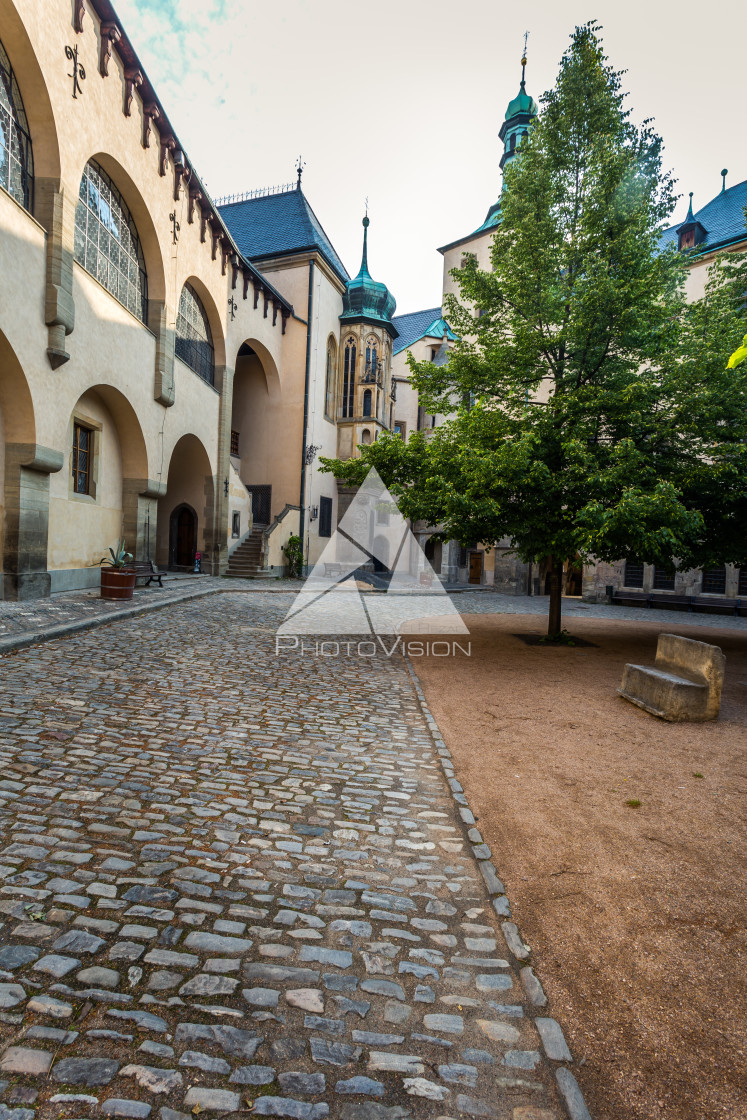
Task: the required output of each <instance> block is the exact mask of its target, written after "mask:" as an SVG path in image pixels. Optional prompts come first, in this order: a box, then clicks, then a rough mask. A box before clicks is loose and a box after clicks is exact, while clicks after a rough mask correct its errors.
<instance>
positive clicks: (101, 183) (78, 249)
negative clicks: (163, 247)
mask: <svg viewBox="0 0 747 1120" xmlns="http://www.w3.org/2000/svg"><path fill="white" fill-rule="evenodd" d="M75 259H76V261H77V262H78V264H82V265H83V267H84V268H85V269H86V271H87V272H90V273H91V275H92V276H95V277H96V279H97V280H98V282H99V283H100V284H103V286H104V287H105V288H106V289H107V291H109V292H111V294H112V295H113V296H115V298H116V299H118V300H119V302H120V303H121V304H123V305H124V306H125V307H126V308H127V310H128V311H131V312H132V314H133V315H136V316H137V317H138V319H140V320H141V321H142V322H143V323H145V322H146V321H147V318H148V278H147V275H146V272H145V259H144V257H143V250H142V248H141V246H140V238H139V237H138V233H137V229H136V227H135V223H134V221H133V220H132V215H131V214H130V211H129V209H128V207H127V203H126V202H125V201H124V199H123V198H122V196H121V194H120V193H119V191H118V190H117V188H116V187H115V186H114V183H113V182H112V181H111V179H110V178H109V176H108V175H107V173H106V172H105V171H104V169H103V168H102V167H100V166H99V165H98V163H96V162H95V161H94V160H91V161H90V162H89V163H87V164H86V169H85V171H84V172H83V178H82V179H81V181H80V193H79V197H78V205H77V207H76V209H75Z"/></svg>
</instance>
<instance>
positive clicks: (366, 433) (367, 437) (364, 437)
mask: <svg viewBox="0 0 747 1120" xmlns="http://www.w3.org/2000/svg"><path fill="white" fill-rule="evenodd" d="M370 442H371V429H370V428H364V429H363V431H362V432H361V443H365V444H366V445H368V444H369V443H370Z"/></svg>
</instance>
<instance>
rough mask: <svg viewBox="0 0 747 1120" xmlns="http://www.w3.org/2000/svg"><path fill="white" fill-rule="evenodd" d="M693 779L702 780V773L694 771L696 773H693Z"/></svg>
mask: <svg viewBox="0 0 747 1120" xmlns="http://www.w3.org/2000/svg"><path fill="white" fill-rule="evenodd" d="M693 777H694V778H702V777H703V775H702V774H701V773H700V771H699V770H694V771H693Z"/></svg>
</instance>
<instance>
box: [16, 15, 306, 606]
mask: <svg viewBox="0 0 747 1120" xmlns="http://www.w3.org/2000/svg"><path fill="white" fill-rule="evenodd" d="M72 13H73V6H72V5H71V3H70V2H69V0H0V28H2V31H1V33H0V34H1V35H2V41H3V45H4V46H5V48H6V50H7V51H8V54H9V57H10V59H11V64H12V65H13V67H14V71H15V72H16V76H17V78H18V82H19V86H20V89H21V93H22V96H23V99H24V107H25V110H26V113H27V116H28V119H29V124H30V129H31V135H32V143H33V149H34V164H35V174H36V179H35V200H36V201H35V209H34V214H33V215H32V214H29V213H27V212H26V211H25V210H24V209H23V207H21V206H20V205H18V204H17V203H16V202H15V201H14V200H13V199H12V198H10V196H9V195H8V194H7V193H5V192H4V191H3V190H2V189H0V420H2V424H1V425H0V457H2V459H3V464H2V466H0V472H1V473H0V480H1V479H2V475H3V474H5V464H4V460H5V448H6V446H7V445H8V444H11V443H13V442H18V441H19V440H20V441H23V442H24V443H33V441H34V440H35V442H36V443H37V444H40V445H42V446H43V447H46V448H49V449H51V451H52V452H53V453H57V455H58V456H61V457H62V460H63V466H62V469H61V470H60V471H59V472H58V473H52V474H51V475H50V476H49V478H50V484H49V535H48V568H49V570H51V571H53V572H56V573H57V575H58V576H59V577H60V578H59V579H58V580H57V583H56V584H55V583H54V581H53V589H55V586H56V587H58V588H61V587H72V586H76V585H78V586H83V585H86V584H87V582H89V578H90V575H91V573H90V570H88V568H87V566H88V565H90V564H91V562H92V561H93V560H95V559H98V558H99V557H100V556H101V555H103V554H104V553H105V551H106V549H107V548H108V547H109V546H110V545H113V544H114V543H115V542H116V540H117V538H118V537H119V536H120V535H121V532H122V524H123V516H124V515H123V509H124V508H125V507H127V510H128V511H129V512H128V514H127V517H129V522H128V523H129V524H130V525H132V526H133V527H134V526H137V534H138V535H139V534H140V531H141V528H140V527H141V524H143V523H144V521H145V519H146V518H147V516H148V515H150V517H151V527H152V547H151V554H153V552H154V549H155V544H154V542H155V539H156V535H158V539H159V542H160V545H159V553H160V555H161V556H163V553H164V548H166V550H167V549H168V540H167V538H168V514H169V512H170V510H171V509H173V508H174V506H175V505H176V504H178V503H179V501H181V500H185V499H184V497H183V495H184V493H185V492H189V493H190V494H192V496H193V497H194V499H195V501H196V502H198V504H199V508H200V510H201V511H202V513H204V516H201V517H200V522H201V524H200V533H201V534H202V533H203V532H204V531H205V529H206V528H208V527H209V526H210V525H211V523H212V528H213V530H214V531H215V532H216V533H218V534H219V535H220V539H221V540H222V541H223V542H224V544H225V542H226V540H227V539H228V536H229V534H230V511H229V506H230V501H229V499H227V498H225V496H224V494H223V486H222V481H223V478H224V477H226V476H227V475H228V471H229V465H228V435H229V428H230V392H231V376H230V371H231V370H232V369H233V364H234V362H235V357H236V354H237V351H238V348H239V346H240V345H241V342H242V341H244V339H247V338H251V339H255V340H256V341H257V344H258V346H261V347H263V348H264V351H265V352H266V353H267V355H269V357H270V360H271V361H272V362H274V363H275V364H276V365H277V366H278V368H281V369H285V368H286V366H288V367H290V368H293V370H294V372H295V368H296V366H297V365H298V359H299V355H302V354H303V353H304V351H305V327H304V326H303V325H302V324H299V323H297V322H296V321H295V320H293V319H288V321H287V331H286V333H285V334H283V329H282V328H283V318H282V316H281V315H280V314H277V315H273V308H272V304H270V307H269V313H267V311H266V307H265V300H264V298H263V297H262V296H260V298H259V300H258V306H257V307H256V308H255V307H254V289H253V286H252V284H251V283H250V284H249V286H248V293H247V295H248V298H247V299H244V296H243V287H244V285H243V280H242V277H241V274H239V276H238V284H237V287H236V288H235V289H234V288H232V286H231V285H232V279H233V276H232V269H231V266H230V262H228V265H227V267H226V268H225V270H224V268H223V264H222V261H221V253H220V248H219V249H218V254H217V257H216V259H213V256H212V241H211V236H210V231H209V229H208V231H207V236H206V239H205V241H202V240H201V222H200V211H199V207H196V208H195V211H194V221H193V222H190V221H189V205H188V195H187V191H186V190H185V188H184V185H183V184H182V185H181V187H179V188H178V189H177V186H178V179H177V177H176V175H175V168H174V164H173V160H172V159H171V157H170V156H167V160H166V166H165V174H160V173H159V164H160V155H161V151H160V135H159V131H158V125H157V124H156V125H154V126H153V128H152V130H151V138H150V146H149V147H148V148H144V147H143V145H142V134H143V133H142V129H143V107H142V102H141V99H140V96H139V94H138V93H137V92H136V93H135V95H134V98H133V101H132V114H131V116H129V117H127V116H125V114H124V112H123V99H124V67H123V64H122V61H121V60H120V58H119V56H118V54H117V50H116V47H115V49H114V52H113V54H112V57H111V59H110V62H109V74H108V77H103V76H102V75H101V74H100V73H99V49H100V32H99V23H98V19H97V17H96V16H95V14H94V13H93V11H92V9H90V8H89V7H87V9H86V15H85V18H84V21H83V31H82V33H80V34H76V32H75V30H74V29H73V26H72ZM66 43H70V44H72V45H75V46H77V48H78V52H79V59H80V62H81V63H82V65H83V66H84V67H85V70H86V78H85V80H84V81H83V82H82V83H81V84H82V87H83V88H82V92H81V93H80V94H79V95H78V97H77V98H75V99H73V97H72V80H71V79H70V78H69V77H68V76H67V74H68V71H69V69H70V63H69V62H68V61H67V60H65V59H64V58H63V61H62V62H61V61H60V59H61V52H62V49H63V47H62V45H64V44H66ZM91 158H95V159H96V160H97V161H98V162H99V163H100V164H101V165H102V166H103V167H104V169H105V170H106V171H107V172H108V174H110V176H111V177H112V179H113V180H114V182H115V185H116V186H117V187H118V189H119V190H120V192H121V194H122V196H123V198H124V200H125V202H126V203H127V205H128V206H129V209H130V211H131V213H132V216H133V219H134V221H135V224H136V226H137V230H138V234H139V236H140V240H141V243H142V248H143V253H144V256H145V263H146V268H147V273H148V296H149V304H150V314H149V320H148V325H145V324H143V323H142V322H140V320H139V319H138V318H136V317H135V316H133V315H131V314H130V313H129V311H127V310H126V309H125V308H124V307H123V306H122V305H121V304H119V302H118V301H117V300H116V299H115V298H114V297H113V296H112V295H111V294H110V293H109V292H108V291H106V289H105V288H104V287H102V286H101V285H100V284H98V282H97V281H96V280H95V279H94V278H93V277H92V276H90V275H89V274H88V273H87V272H86V271H85V269H84V268H83V267H81V266H80V265H78V264H77V263H72V264H71V259H72V256H73V254H74V219H75V207H76V203H77V199H78V188H79V184H80V179H81V175H82V172H83V169H84V167H85V164H86V162H87V161H88V160H89V159H91ZM175 192H176V193H177V195H178V197H177V198H176V200H175ZM171 213H174V214H175V216H176V220H177V221H178V222H179V224H180V227H181V228H180V230H179V234H178V239H177V240H176V241H174V239H173V236H172V231H173V226H172V222H171V220H170V217H169V215H170V214H171ZM48 245H49V252H50V253H52V254H54V253H56V254H57V259H58V260H62V262H63V265H62V271H63V274H64V272H65V268H67V275H68V277H69V284H70V293H71V297H72V298H71V301H70V302H71V304H72V305H73V307H74V323H73V320H72V318H71V317H70V316H68V320H69V321H68V328H70V327H72V330H71V331H70V333H68V334H67V338H66V339H65V340H64V346H65V348H66V350H67V353H68V355H69V360H68V361H66V362H65V363H64V364H62V365H60V366H59V368H57V369H52V367H51V365H50V362H49V360H48V357H47V347H48V345H50V334H49V332H48V329H47V322H46V320H47V319H48V316H49V314H50V312H49V299H50V290H51V289H50V276H51V275H52V273H50V268H51V267H52V266H51V265H50V259H51V257H50V256H49V254H48ZM65 262H67V263H65ZM188 280H189V282H190V283H191V284H192V286H193V287H194V288H195V289H196V291H197V292H198V295H199V296H200V299H201V300H202V303H203V306H204V308H205V310H206V313H207V316H208V319H209V322H210V328H211V333H212V337H213V344H214V348H215V364H216V387H215V388H213V387H211V386H210V385H208V384H206V383H205V382H204V381H202V380H201V379H200V378H199V377H198V376H197V375H196V374H195V373H194V372H193V371H192V370H191V369H189V368H188V367H187V366H186V365H184V364H183V363H181V362H180V361H179V360H178V359H176V360H174V359H172V360H171V363H170V362H169V360H168V355H167V356H166V358H165V359H164V357H163V348H164V346H165V347H166V350H167V351H168V346H169V342H168V339H169V336H170V337H171V338H172V340H173V334H174V331H175V324H176V315H177V308H178V303H179V297H180V294H181V291H182V287H183V285H184V283H185V282H186V281H188ZM55 282H56V283H60V282H62V283H63V284H64V275H63V280H62V281H60V280H59V278H58V279H57V280H56V281H55ZM229 294H233V297H234V299H235V302H236V310H235V317H234V318H233V319H231V318H230V317H229V314H228V298H229ZM45 300H46V302H45ZM159 307H161V308H162V309H163V310H162V312H159ZM159 316H160V317H159ZM50 321H51V320H50ZM154 332H155V333H154ZM63 337H64V335H63ZM159 339H160V342H159ZM170 345H171V346H173V341H172V342H171V344H170ZM6 350H7V352H8V353H12V355H13V360H12V361H9V360H8V359H6V358H3V357H2V355H3V354H5V353H6ZM15 359H17V366H18V368H16V362H15ZM301 365H302V361H301ZM11 366H12V371H11ZM225 366H227V367H228V370H229V374H228V375H226V376H224V374H223V368H224V367H225ZM159 369H160V373H159ZM19 370H21V371H22V373H19V372H18V371H19ZM19 379H20V383H22V384H23V386H24V392H27V393H28V397H29V400H30V406H29V409H28V412H29V413H30V415H31V420H30V421H29V419H28V417H27V416H20V414H19V415H16V413H19V410H18V409H14V407H12V401H13V399H14V397H15V396H16V395H17V390H16V383H17V382H19ZM11 381H12V382H13V391H12V392H11V390H10V385H11ZM2 382H5V389H6V392H5V393H4V392H3V391H2ZM26 386H27V390H26ZM287 387H288V391H289V395H291V396H292V397H293V400H294V407H295V410H296V412H297V409H298V406H297V403H296V402H297V397H298V393H297V391H295V387H294V385H293V377H292V376H291V377H289V378H288V386H287ZM283 388H284V389H285V386H283ZM221 392H223V393H224V394H225V397H226V399H225V400H222V399H221ZM159 393H160V396H161V398H162V399H165V398H173V404H172V405H171V407H165V404H164V403H162V402H161V400H158V399H156V398H157V397H158V396H159ZM6 398H9V399H10V401H11V407H10V408H9V407H8V399H6ZM84 405H85V409H86V412H87V414H88V415H89V416H90V419H91V420H92V421H95V422H96V423H97V424H100V431H99V435H98V437H97V446H98V456H99V463H98V469H99V477H100V482H101V484H100V485H99V486H98V487H97V489H96V493H95V495H92V496H90V497H80V496H75V495H72V494H71V493H70V462H69V459H70V448H71V432H72V415H73V412H74V410H75V409H76V408H83V406H84ZM294 419H295V417H291V421H292V422H293V420H294ZM29 433H30V434H29ZM185 436H189V437H191V438H192V439H193V440H194V441H195V444H194V446H195V447H200V448H201V449H202V453H204V462H203V463H202V464H201V467H200V469H201V470H202V473H203V476H209V479H210V486H209V487H208V489H209V490H210V492H211V493H212V494H213V496H214V497H213V498H211V499H210V500H211V501H212V502H213V508H211V509H210V510H209V511H206V510H205V503H206V497H205V490H206V482H205V477H202V481H201V482H200V484H199V485H198V484H196V483H195V480H194V478H193V477H192V475H193V473H194V472H193V471H188V470H187V464H186V463H185V462H183V461H182V458H183V457H182V458H177V461H176V462H175V463H173V462H172V456H173V453H174V449H175V448H177V446H178V445H179V441H180V440H182V439H183V437H185ZM297 441H298V443H299V447H300V434H299V435H298V440H297ZM299 458H300V451H299V455H298V456H296V461H298V459H299ZM203 468H204V469H203ZM180 475H184V476H185V477H183V478H182V477H180ZM170 477H171V480H172V486H173V488H174V493H167V494H166V495H163V493H162V492H163V490H164V489H165V488H166V485H167V482H168V480H169V478H170ZM219 483H220V485H219ZM193 491H194V493H193ZM0 493H2V489H0ZM159 493H161V494H162V496H161V497H160V499H159V498H158V494H159ZM230 497H233V498H234V499H235V498H236V496H235V495H231V496H230ZM242 501H243V506H242V508H243V510H244V515H245V516H246V510H247V501H248V499H246V498H242ZM0 503H2V513H3V517H2V525H1V526H0V544H2V543H3V542H2V535H3V526H4V524H5V521H6V509H5V503H4V499H3V498H0ZM196 508H197V507H196ZM159 510H160V512H161V514H164V515H166V520H165V525H163V524H162V525H161V526H160V527H159V530H157V529H156V524H155V522H156V517H157V515H158V512H159ZM247 520H248V517H247ZM133 531H134V530H133ZM8 539H10V538H8ZM164 542H165V543H164ZM129 543H130V542H129V541H128V544H129ZM132 543H133V544H137V543H138V542H137V541H133V542H132ZM139 543H140V546H141V548H140V551H142V549H143V548H144V547H145V545H144V539H143V540H142V541H140V542H139ZM206 543H207V542H206V541H205V540H204V538H203V537H201V544H202V547H203V548H204V547H205V546H206ZM65 573H66V575H64V574H65ZM76 573H77V574H76ZM63 575H64V578H62V576H63Z"/></svg>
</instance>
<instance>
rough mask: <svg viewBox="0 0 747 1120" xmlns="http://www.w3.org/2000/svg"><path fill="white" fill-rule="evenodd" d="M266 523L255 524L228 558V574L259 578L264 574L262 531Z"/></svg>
mask: <svg viewBox="0 0 747 1120" xmlns="http://www.w3.org/2000/svg"><path fill="white" fill-rule="evenodd" d="M266 527H267V526H266V525H255V527H254V528H253V529H252V531H251V533H250V534H249V536H248V537H247V538H246V540H245V541H242V542H241V544H240V545H238V546H237V547H236V548H235V549H234V550H233V552H232V553H231V555H230V557H229V558H228V571H227V573H226V574H227V575H229V576H231V577H232V578H233V579H258V578H260V577H261V575H262V569H261V567H260V565H261V561H262V533H263V532H264V530H265V529H266Z"/></svg>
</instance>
